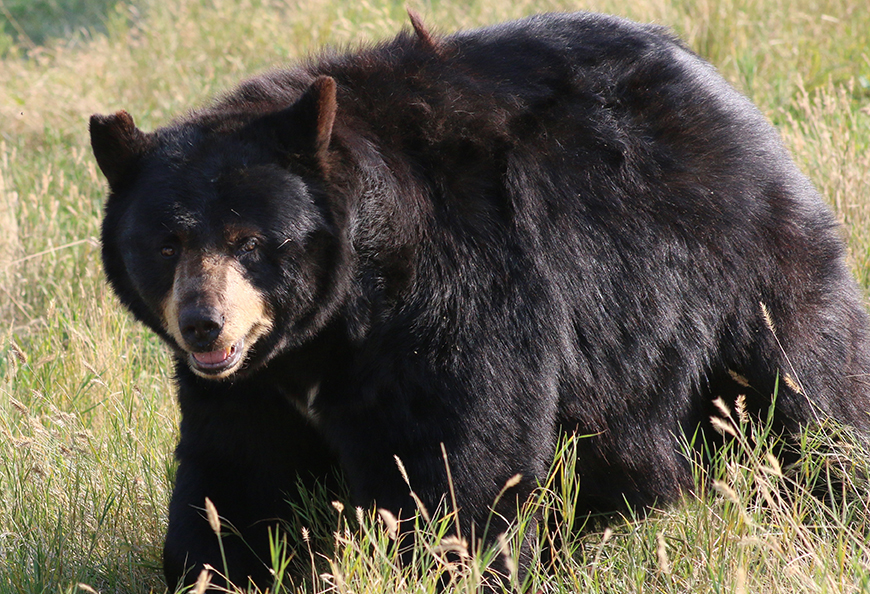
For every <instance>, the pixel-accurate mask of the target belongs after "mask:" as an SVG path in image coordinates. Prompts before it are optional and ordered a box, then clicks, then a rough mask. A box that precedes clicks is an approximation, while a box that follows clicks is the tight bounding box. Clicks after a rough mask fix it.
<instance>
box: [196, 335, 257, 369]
mask: <svg viewBox="0 0 870 594" xmlns="http://www.w3.org/2000/svg"><path fill="white" fill-rule="evenodd" d="M244 347H245V341H244V339H242V340H239V341H238V342H237V343H235V344H234V345H231V346H229V347H226V348H224V349H218V350H216V351H208V352H201V353H189V355H188V360H189V361H190V366H191V368H192V369H193V370H194V371H195V372H197V373H198V374H200V375H202V376H203V377H208V378H220V377H226V376H227V375H229V374H230V373H231V372H232V371H233V370H235V368H236V367H238V366H239V365H240V364H241V362H242V355H243V354H244V350H245V348H244Z"/></svg>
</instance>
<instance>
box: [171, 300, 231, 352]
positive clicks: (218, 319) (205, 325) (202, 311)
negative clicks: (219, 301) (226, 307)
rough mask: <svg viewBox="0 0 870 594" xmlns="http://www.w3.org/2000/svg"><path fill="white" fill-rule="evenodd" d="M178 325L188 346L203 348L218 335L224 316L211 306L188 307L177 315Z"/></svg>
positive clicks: (222, 325)
mask: <svg viewBox="0 0 870 594" xmlns="http://www.w3.org/2000/svg"><path fill="white" fill-rule="evenodd" d="M178 325H179V327H180V328H181V336H182V337H183V338H184V340H185V342H187V344H188V345H189V346H190V347H192V348H194V349H197V350H204V349H207V348H208V347H209V345H211V344H212V343H213V342H214V341H215V340H217V337H218V336H220V333H221V330H222V329H223V327H224V316H223V315H221V313H220V312H219V311H218V310H216V309H214V308H213V307H190V308H187V309H185V310H184V311H183V312H182V313H181V315H180V316H179V317H178Z"/></svg>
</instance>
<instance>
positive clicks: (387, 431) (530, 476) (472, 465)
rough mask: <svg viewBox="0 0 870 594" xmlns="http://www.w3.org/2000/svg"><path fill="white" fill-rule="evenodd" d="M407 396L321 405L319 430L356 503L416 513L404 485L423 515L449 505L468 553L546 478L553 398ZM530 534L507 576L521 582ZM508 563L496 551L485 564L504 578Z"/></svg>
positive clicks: (510, 518)
mask: <svg viewBox="0 0 870 594" xmlns="http://www.w3.org/2000/svg"><path fill="white" fill-rule="evenodd" d="M431 385H432V386H444V382H433V383H432V384H431ZM413 394H414V396H412V397H408V399H407V400H405V401H401V400H398V399H392V398H391V399H390V402H389V404H387V403H384V404H382V405H380V406H375V407H367V408H365V409H361V408H355V410H354V411H353V412H352V413H350V412H349V411H340V410H339V409H338V408H332V409H331V410H329V412H328V413H327V412H325V413H324V418H323V426H324V431H325V433H326V435H327V436H329V438H330V439H331V440H334V444H335V446H336V448H337V449H338V451H339V455H340V460H341V465H342V468H343V470H344V472H345V476H346V477H347V480H348V483H349V485H350V487H351V491H352V494H353V496H354V497H355V499H356V501H357V502H358V503H359V504H360V505H372V504H374V505H375V506H377V507H378V508H385V509H388V510H389V511H391V512H392V513H393V514H395V515H396V517H397V518H400V519H409V518H412V517H413V516H414V514H415V513H416V512H417V511H418V509H417V505H416V503H415V501H414V499H413V498H412V497H411V495H410V491H411V490H413V491H414V493H415V494H416V496H417V497H419V499H420V501H422V503H423V504H424V505H425V507H426V508H427V511H428V512H429V513H430V514H433V515H434V514H435V512H436V511H441V512H448V513H450V512H453V511H456V513H457V518H458V524H456V525H454V534H456V533H458V534H459V535H461V536H462V539H463V540H465V541H466V543H467V545H468V548H469V552H472V553H475V552H478V551H480V548H481V547H487V546H490V545H492V544H493V543H494V542H495V541H496V539H497V538H498V536H499V534H501V533H504V532H506V531H507V530H508V529H509V528H510V524H511V523H513V522H514V521H515V520H516V518H517V511H518V509H519V508H520V507H521V506H522V504H523V503H524V502H525V501H526V500H527V499H528V498H529V496H530V495H531V494H532V493H533V491H534V490H535V489H536V488H537V487H538V485H539V484H540V483H542V482H543V481H544V480H546V476H547V472H548V470H549V466H550V464H551V463H552V457H553V455H554V448H555V445H554V442H555V423H551V422H550V421H549V420H548V419H550V418H551V417H552V413H551V412H550V410H549V409H550V408H552V406H547V404H546V403H547V400H546V399H544V398H541V399H540V400H538V401H537V402H535V401H529V399H526V402H525V403H524V404H523V405H522V406H523V407H524V410H523V411H522V413H518V411H516V410H514V409H515V408H516V407H517V406H519V404H518V402H517V401H514V402H511V401H508V400H507V399H506V398H505V399H497V398H494V399H492V400H488V399H485V398H480V399H478V401H477V402H475V403H474V406H463V405H461V403H462V400H460V399H457V402H459V403H460V404H459V405H457V406H455V407H454V408H450V407H448V406H446V404H445V405H442V404H441V403H446V402H447V399H443V398H442V397H441V396H438V395H433V394H431V393H429V394H427V393H426V392H425V391H424V390H423V389H421V390H419V391H414V392H413ZM326 410H328V409H326V408H324V411H326ZM397 458H398V459H399V460H400V461H401V466H402V468H403V469H404V471H405V472H406V473H407V480H408V483H410V486H409V484H406V482H405V478H404V477H403V476H402V471H401V470H400V468H399V465H398V463H397V461H396V459H397ZM448 468H449V474H448ZM454 498H455V510H454ZM405 525H406V526H407V527H408V528H410V526H411V525H412V522H406V523H405ZM531 531H532V530H531V529H530V530H529V532H531ZM529 536H530V535H529V534H527V535H526V538H525V540H524V545H523V548H522V550H521V551H520V567H519V575H518V576H513V577H515V578H516V579H518V580H519V581H520V582H521V581H522V579H523V576H524V574H525V571H526V569H527V567H528V562H529V558H530V544H531V543H530V542H529ZM507 566H508V565H507V564H506V563H505V559H504V558H503V557H499V558H498V559H497V560H496V562H495V564H494V565H493V567H492V568H491V569H492V570H494V571H495V572H497V573H499V574H500V576H499V579H498V580H497V581H500V582H507V581H508V579H509V578H510V576H507V575H506V574H507Z"/></svg>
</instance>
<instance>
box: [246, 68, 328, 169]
mask: <svg viewBox="0 0 870 594" xmlns="http://www.w3.org/2000/svg"><path fill="white" fill-rule="evenodd" d="M335 94H336V85H335V79H333V78H332V77H330V76H319V77H317V78H316V79H315V80H314V82H313V83H311V86H309V87H308V89H306V91H305V93H303V94H302V97H300V98H299V100H297V101H296V103H294V104H293V105H291V106H290V107H288V108H286V109H282V110H281V111H279V112H277V113H273V114H269V115H267V116H266V117H265V118H263V119H262V121H261V122H260V125H262V126H264V127H265V128H266V129H267V130H269V132H270V134H271V135H273V137H274V138H275V139H276V140H277V143H278V145H279V148H280V149H282V150H283V151H284V152H286V153H288V154H292V155H294V156H296V157H297V158H298V157H313V158H314V161H315V163H316V164H317V165H318V166H321V167H323V166H325V164H326V156H327V152H328V150H329V143H330V140H331V139H332V127H333V124H334V123H335V113H336V110H337V108H338V105H337V103H336V96H335Z"/></svg>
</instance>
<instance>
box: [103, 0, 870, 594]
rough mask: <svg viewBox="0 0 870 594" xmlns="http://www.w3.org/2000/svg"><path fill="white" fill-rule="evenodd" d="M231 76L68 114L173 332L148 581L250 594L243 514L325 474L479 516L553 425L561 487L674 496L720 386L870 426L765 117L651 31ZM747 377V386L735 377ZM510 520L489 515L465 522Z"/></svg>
mask: <svg viewBox="0 0 870 594" xmlns="http://www.w3.org/2000/svg"><path fill="white" fill-rule="evenodd" d="M413 24H414V32H405V33H401V34H399V35H398V37H396V38H395V39H393V40H392V41H388V42H385V43H382V44H380V45H377V46H374V47H371V48H367V49H362V50H360V51H355V52H351V53H345V54H341V53H334V54H326V55H323V56H321V57H319V58H317V59H312V60H310V61H309V62H307V63H305V64H302V65H299V66H296V67H294V68H291V69H287V70H279V71H275V72H271V73H268V74H265V75H262V76H258V77H256V78H253V79H251V80H249V81H247V82H244V83H243V84H241V86H239V87H238V88H237V89H236V90H235V91H233V92H231V93H230V94H228V95H226V96H224V97H223V98H221V99H219V100H217V101H216V102H215V103H214V104H212V105H210V106H208V107H205V108H203V109H200V110H198V111H194V112H192V113H190V114H189V115H187V116H185V117H182V118H180V119H178V120H176V121H174V122H172V123H171V124H169V125H168V126H166V127H163V128H160V129H158V130H156V131H154V132H150V133H145V132H142V131H140V130H139V129H138V128H137V127H136V126H135V124H134V123H133V120H132V118H131V117H130V116H129V115H128V114H127V113H126V112H118V113H116V114H114V115H109V116H93V117H92V118H91V123H90V130H91V137H92V145H93V149H94V153H95V156H96V159H97V161H98V163H99V166H100V168H101V170H102V171H103V173H104V174H105V176H106V178H107V180H108V183H109V190H110V191H109V196H108V200H107V204H106V209H105V220H104V223H103V230H102V241H103V252H102V254H103V259H104V265H105V270H106V274H107V277H108V279H109V281H110V283H111V286H112V287H113V289H114V290H115V292H116V293H117V295H118V296H119V298H120V300H121V302H122V303H123V304H124V305H125V306H126V307H127V308H129V310H130V311H132V313H133V314H134V315H135V316H136V317H137V318H138V319H139V320H141V321H142V322H144V323H145V324H147V325H148V326H149V327H151V328H152V329H153V330H154V331H155V332H156V333H157V334H159V335H160V336H161V337H162V339H163V340H165V341H166V343H167V344H168V345H169V346H170V347H171V348H172V349H173V351H174V353H175V360H176V365H175V373H176V378H177V384H178V400H179V403H180V407H181V414H182V421H181V428H180V432H181V436H180V441H179V444H178V449H177V457H178V462H179V466H178V473H177V482H176V484H175V489H174V492H173V496H172V502H171V505H170V510H169V529H168V534H167V537H166V545H165V571H166V578H167V581H168V583H169V585H170V587H174V586H175V585H176V583H178V582H179V581H183V582H185V583H190V582H191V581H193V580H195V578H196V576H197V574H198V573H199V570H200V569H201V567H202V565H203V564H205V563H208V564H211V565H212V566H214V567H216V568H221V567H222V562H221V556H220V551H219V549H218V544H217V539H216V538H215V536H214V534H213V533H212V531H211V529H210V527H209V524H208V522H207V521H206V520H205V519H204V514H203V512H202V509H203V506H204V500H205V498H206V497H208V498H209V499H211V501H213V502H214V504H215V506H216V508H217V510H218V512H219V513H220V515H221V516H222V517H223V518H225V519H226V521H227V522H228V523H230V524H232V525H233V526H235V528H236V529H237V530H238V532H239V533H240V534H241V536H242V537H243V538H244V540H245V541H246V543H247V544H243V543H242V541H241V540H240V539H237V538H233V537H230V536H228V537H226V539H225V546H226V557H227V562H228V565H229V577H230V578H231V579H232V580H233V581H234V582H235V583H236V584H239V585H243V584H245V583H247V580H248V577H250V578H251V579H252V580H254V582H255V583H257V584H259V585H260V587H266V586H268V585H269V580H270V576H269V573H268V571H267V569H266V564H264V562H265V563H268V559H269V557H268V547H267V531H268V529H269V528H271V527H272V526H273V523H274V521H275V519H276V518H282V517H283V518H285V519H286V518H287V517H288V514H291V513H292V512H291V511H290V510H291V508H290V504H289V503H288V501H287V498H288V497H293V494H294V493H297V489H296V487H297V484H298V483H299V482H301V483H302V484H305V485H308V486H311V485H313V484H314V483H315V482H316V481H318V480H324V477H329V476H330V475H331V473H332V472H333V469H335V468H338V469H340V471H341V474H342V475H343V477H344V480H345V481H346V482H347V484H348V485H349V488H350V492H351V494H352V497H353V499H354V501H355V502H356V503H358V504H360V505H372V504H375V505H377V506H378V507H380V508H385V509H387V510H390V511H391V512H392V513H393V514H395V515H396V516H397V517H409V516H410V515H412V514H413V513H414V510H415V508H416V506H415V503H414V501H413V499H412V498H411V496H410V490H409V486H408V485H407V484H406V483H405V480H404V479H403V477H402V475H401V473H400V471H399V469H398V468H397V464H396V463H395V458H396V457H398V458H399V459H400V460H401V462H402V463H403V464H404V467H405V469H407V474H408V478H409V481H410V485H411V487H412V488H413V489H414V491H415V492H416V494H417V495H418V496H419V497H420V499H421V500H422V502H423V503H424V504H425V505H426V506H427V507H428V508H429V509H435V508H437V507H438V505H439V502H442V501H443V500H444V498H445V496H446V495H447V493H448V476H447V471H446V469H445V459H444V454H443V453H444V452H446V461H447V463H448V464H449V468H450V472H451V473H452V482H453V486H454V487H455V497H456V501H457V505H458V508H459V518H460V520H459V521H460V527H461V528H462V529H463V534H469V533H470V529H471V528H472V527H474V528H475V529H476V530H477V532H476V534H477V535H478V536H480V535H481V534H482V529H483V526H485V525H486V524H487V520H488V519H490V517H491V515H492V511H493V502H494V501H495V500H496V498H497V496H498V494H499V491H500V490H501V489H502V488H503V487H504V486H505V484H506V482H507V481H508V479H510V478H511V477H513V476H515V475H521V479H520V480H519V482H518V483H517V484H515V485H514V486H513V487H512V488H511V489H510V490H509V492H508V493H507V495H506V496H504V497H502V498H501V499H500V501H499V503H498V505H496V508H495V511H496V512H498V513H499V514H501V516H502V517H503V518H504V519H505V521H508V520H510V519H511V518H512V517H514V516H515V513H516V505H517V501H518V500H519V501H522V500H523V499H524V498H526V497H527V496H528V495H529V494H530V493H531V492H532V491H533V490H534V489H535V488H536V487H537V486H538V485H539V483H540V482H541V481H542V480H543V479H544V478H545V477H546V475H547V472H548V468H549V466H550V464H551V462H552V459H553V456H554V448H555V446H556V443H557V440H558V439H559V436H560V435H562V434H564V433H566V432H568V433H577V434H579V435H585V436H589V437H587V438H584V439H581V440H579V441H578V444H577V445H578V460H577V469H578V470H577V471H578V473H579V478H580V485H581V491H580V505H581V506H584V507H585V509H614V508H618V507H620V506H621V505H622V504H623V502H628V503H629V504H630V505H634V506H649V505H651V504H653V503H667V502H672V501H674V500H675V499H677V498H678V497H679V496H680V494H681V493H682V492H684V491H685V490H686V489H689V488H691V486H692V476H691V473H690V466H689V463H688V462H687V460H686V458H685V456H684V454H683V452H682V451H681V446H680V442H681V439H682V436H684V435H685V436H692V435H694V434H695V432H696V431H697V430H698V429H699V428H700V429H701V430H702V431H703V428H704V427H706V426H708V421H709V417H710V416H711V414H714V409H713V407H712V401H713V400H714V399H715V398H716V397H717V396H722V397H724V398H725V399H726V400H732V401H733V399H734V398H735V397H736V396H737V395H738V394H741V393H742V394H745V395H746V396H747V402H748V405H749V407H750V409H751V410H753V411H756V412H757V413H763V412H766V411H767V409H768V407H769V406H770V403H771V399H772V394H773V393H774V389H775V385H776V384H777V381H778V378H779V379H784V380H787V381H780V382H779V390H778V395H777V398H776V412H775V421H776V423H777V427H778V428H780V429H781V430H782V431H785V432H792V431H795V430H797V429H798V428H799V427H801V426H802V425H805V424H809V423H820V422H825V421H826V420H828V419H833V420H836V421H838V422H842V423H846V424H850V425H852V426H855V427H858V428H860V429H864V430H866V429H868V427H870V420H868V410H870V391H868V385H867V380H866V377H867V376H866V374H867V373H868V372H870V361H868V318H867V314H866V312H865V310H864V307H863V303H862V295H861V293H860V291H859V289H858V288H857V286H856V283H855V282H854V280H853V279H852V277H851V276H850V273H849V271H848V269H847V265H846V263H845V259H844V256H845V246H844V243H843V241H842V239H841V236H840V231H839V229H838V225H837V222H836V220H835V218H834V216H833V215H832V213H831V212H830V210H829V209H828V208H827V207H826V205H825V204H824V203H823V201H822V199H821V198H820V196H819V194H818V193H817V192H816V191H815V190H814V189H813V187H812V185H811V184H810V182H809V181H808V180H807V178H806V177H804V176H803V175H802V174H801V173H800V172H799V171H798V169H797V168H796V166H795V165H794V163H793V162H792V160H791V159H790V157H789V155H788V154H787V152H786V151H785V149H784V148H783V145H782V143H781V141H780V139H779V137H778V135H777V133H776V132H775V130H774V129H773V128H772V127H771V126H770V125H769V124H768V123H767V122H766V121H765V119H764V117H762V115H761V114H760V113H759V112H758V110H757V109H756V108H755V107H753V105H752V104H751V103H750V102H749V101H748V100H747V99H746V98H744V97H743V96H741V95H740V94H739V93H738V92H736V91H735V90H734V89H732V88H731V87H730V86H729V85H728V84H727V83H726V82H725V81H724V80H723V79H722V78H721V77H720V76H719V75H718V74H717V73H716V71H715V70H714V68H712V67H711V66H710V65H708V64H707V63H705V62H704V61H703V60H701V59H699V58H698V57H697V56H696V55H694V54H693V53H692V52H690V51H689V50H687V49H686V48H685V47H684V46H683V45H682V44H681V43H680V42H679V41H678V40H677V39H675V38H674V37H673V36H672V35H671V34H669V33H668V32H667V31H665V30H663V29H662V28H659V27H655V26H647V25H640V24H635V23H632V22H629V21H626V20H622V19H619V18H614V17H609V16H602V15H596V14H583V13H580V14H547V15H540V16H533V17H531V18H527V19H524V20H520V21H516V22H512V23H507V24H502V25H497V26H494V27H489V28H484V29H479V30H474V31H465V32H460V33H457V34H454V35H450V36H443V37H441V36H435V35H430V34H429V33H428V32H426V31H425V29H423V27H422V25H420V23H419V20H417V19H413ZM747 386H748V387H747ZM503 529H504V523H503V522H498V521H493V524H492V526H491V527H490V532H489V533H488V534H487V535H486V536H485V539H487V540H491V539H492V538H493V537H494V536H495V534H496V533H497V532H499V531H501V530H503Z"/></svg>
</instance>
